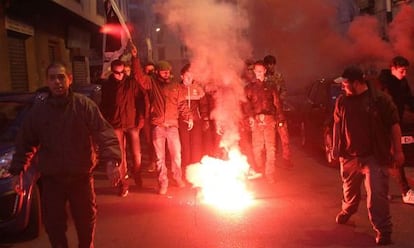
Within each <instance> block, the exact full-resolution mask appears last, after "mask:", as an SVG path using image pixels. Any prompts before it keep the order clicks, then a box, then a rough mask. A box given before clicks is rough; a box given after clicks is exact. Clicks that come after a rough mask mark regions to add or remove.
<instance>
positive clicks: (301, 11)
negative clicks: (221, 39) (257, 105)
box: [248, 0, 414, 93]
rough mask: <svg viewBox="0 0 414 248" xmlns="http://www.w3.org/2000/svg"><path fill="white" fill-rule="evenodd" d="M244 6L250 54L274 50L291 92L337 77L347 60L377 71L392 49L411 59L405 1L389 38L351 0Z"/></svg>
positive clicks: (386, 62) (303, 0) (411, 22)
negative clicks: (321, 79)
mask: <svg viewBox="0 0 414 248" xmlns="http://www.w3.org/2000/svg"><path fill="white" fill-rule="evenodd" d="M248 12H249V17H250V21H251V24H250V32H249V37H250V38H251V44H252V46H253V51H254V56H255V57H258V58H262V57H263V56H265V55H266V54H273V55H275V56H276V58H277V63H278V68H279V70H280V71H281V72H282V73H283V74H284V76H285V79H286V84H287V87H288V91H289V92H290V93H293V92H294V91H296V90H298V91H302V90H304V89H305V88H306V86H307V85H309V83H310V82H311V81H312V80H315V79H318V78H323V77H324V78H329V77H336V76H338V75H339V74H340V73H341V72H342V70H343V68H344V67H345V66H346V65H348V64H361V65H362V66H363V67H364V68H365V69H367V70H374V71H376V72H378V71H379V70H380V69H382V68H383V67H388V65H389V61H390V60H391V58H392V57H393V56H395V55H396V54H401V55H403V56H406V57H407V58H411V61H412V59H413V57H412V56H413V51H414V49H413V46H414V45H413V44H414V37H413V36H414V35H413V32H414V31H413V30H414V29H413V25H414V20H413V18H414V14H413V9H412V7H410V6H408V5H407V6H403V8H402V9H401V11H400V12H398V13H397V15H396V16H395V17H394V21H393V23H392V24H391V25H390V30H389V35H390V38H391V42H387V41H386V40H385V39H384V37H383V33H384V32H383V31H382V30H381V27H380V24H379V21H378V19H377V18H376V17H374V16H367V15H364V16H358V14H359V13H358V10H357V9H356V6H355V4H354V1H352V0H336V1H333V0H332V1H326V0H313V1H308V0H296V1H270V0H269V1H251V2H250V4H249V6H248ZM373 73H375V72H373Z"/></svg>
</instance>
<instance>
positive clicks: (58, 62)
mask: <svg viewBox="0 0 414 248" xmlns="http://www.w3.org/2000/svg"><path fill="white" fill-rule="evenodd" d="M55 67H60V68H65V71H66V74H70V70H69V68H68V67H67V65H66V64H65V63H64V62H62V61H53V62H52V63H50V64H49V65H48V66H47V67H46V71H45V74H46V76H47V75H49V70H50V69H51V68H55Z"/></svg>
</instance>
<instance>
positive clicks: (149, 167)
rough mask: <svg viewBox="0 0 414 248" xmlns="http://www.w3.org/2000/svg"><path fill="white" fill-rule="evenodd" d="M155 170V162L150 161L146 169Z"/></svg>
mask: <svg viewBox="0 0 414 248" xmlns="http://www.w3.org/2000/svg"><path fill="white" fill-rule="evenodd" d="M156 170H157V165H156V164H155V162H151V164H150V165H149V166H148V169H147V171H148V172H154V171H156Z"/></svg>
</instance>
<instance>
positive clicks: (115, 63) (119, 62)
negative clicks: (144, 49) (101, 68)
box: [111, 59, 125, 70]
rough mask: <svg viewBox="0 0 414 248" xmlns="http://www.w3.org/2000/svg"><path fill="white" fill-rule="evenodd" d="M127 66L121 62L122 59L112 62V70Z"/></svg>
mask: <svg viewBox="0 0 414 248" xmlns="http://www.w3.org/2000/svg"><path fill="white" fill-rule="evenodd" d="M122 65H123V66H125V62H124V61H122V60H120V59H115V60H114V61H112V62H111V70H113V69H114V68H115V67H117V66H122Z"/></svg>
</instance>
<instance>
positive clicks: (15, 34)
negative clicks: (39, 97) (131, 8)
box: [0, 0, 127, 92]
mask: <svg viewBox="0 0 414 248" xmlns="http://www.w3.org/2000/svg"><path fill="white" fill-rule="evenodd" d="M118 3H119V5H120V7H121V8H123V9H125V8H127V0H123V1H118ZM104 23H105V10H104V4H103V0H37V1H31V0H2V1H0V54H1V56H0V67H1V68H2V69H1V70H0V82H1V84H0V92H5V91H33V90H36V89H37V88H39V87H42V86H44V82H45V69H46V67H47V66H48V64H49V63H50V62H52V61H55V60H59V61H62V62H64V63H66V64H67V65H68V66H69V67H70V68H71V69H72V72H73V75H74V83H75V84H88V83H90V82H91V81H93V77H94V75H93V74H91V70H90V69H91V68H93V67H94V66H98V67H99V66H100V67H101V66H102V37H103V35H102V34H101V33H100V28H101V26H102V25H103V24H104Z"/></svg>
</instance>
